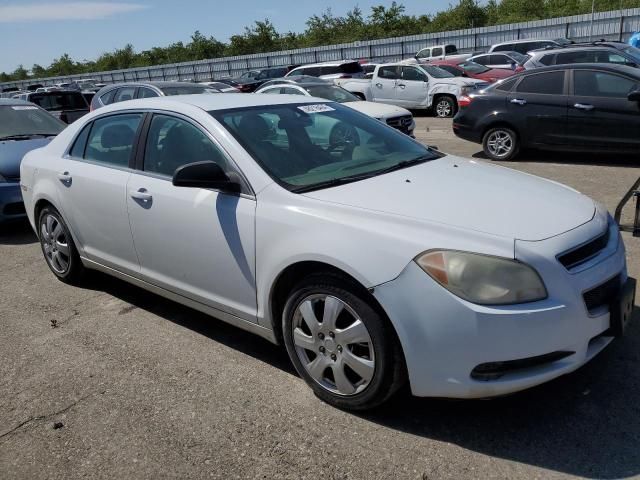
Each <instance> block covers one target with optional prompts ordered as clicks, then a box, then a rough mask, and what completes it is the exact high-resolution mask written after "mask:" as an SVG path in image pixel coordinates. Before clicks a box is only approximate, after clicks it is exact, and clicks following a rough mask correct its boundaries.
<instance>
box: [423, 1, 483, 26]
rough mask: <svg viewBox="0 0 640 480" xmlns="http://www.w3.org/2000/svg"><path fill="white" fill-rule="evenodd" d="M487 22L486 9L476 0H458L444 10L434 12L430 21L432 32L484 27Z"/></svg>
mask: <svg viewBox="0 0 640 480" xmlns="http://www.w3.org/2000/svg"><path fill="white" fill-rule="evenodd" d="M486 23H487V11H486V10H485V9H484V8H482V7H480V6H479V5H478V2H477V1H476V0H458V4H457V5H455V6H450V7H449V8H448V9H447V10H445V11H444V12H440V13H438V14H436V16H435V17H434V18H433V20H432V21H431V25H430V30H431V31H432V32H443V31H447V30H461V29H464V28H476V27H484V26H485V25H486Z"/></svg>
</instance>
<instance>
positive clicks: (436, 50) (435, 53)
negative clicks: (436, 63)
mask: <svg viewBox="0 0 640 480" xmlns="http://www.w3.org/2000/svg"><path fill="white" fill-rule="evenodd" d="M431 54H432V56H433V57H439V56H440V55H442V47H437V48H434V49H433V50H432V51H431Z"/></svg>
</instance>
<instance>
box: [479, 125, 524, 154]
mask: <svg viewBox="0 0 640 480" xmlns="http://www.w3.org/2000/svg"><path fill="white" fill-rule="evenodd" d="M482 148H483V150H484V153H485V155H486V156H487V157H489V158H490V159H491V160H502V161H507V160H511V159H513V158H514V157H515V156H516V155H517V154H518V151H519V150H520V143H519V142H518V136H517V135H516V132H514V131H513V130H511V129H510V128H507V127H495V128H490V129H489V130H487V132H486V133H485V134H484V137H483V138H482Z"/></svg>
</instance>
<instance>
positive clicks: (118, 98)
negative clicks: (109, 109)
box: [113, 87, 136, 103]
mask: <svg viewBox="0 0 640 480" xmlns="http://www.w3.org/2000/svg"><path fill="white" fill-rule="evenodd" d="M135 93H136V87H122V88H119V89H118V91H117V92H116V94H115V95H114V97H113V101H114V103H115V102H124V101H127V100H131V99H132V98H133V97H134V96H135Z"/></svg>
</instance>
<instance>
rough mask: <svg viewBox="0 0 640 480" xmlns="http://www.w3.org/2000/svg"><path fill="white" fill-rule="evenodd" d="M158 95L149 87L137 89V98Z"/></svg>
mask: <svg viewBox="0 0 640 480" xmlns="http://www.w3.org/2000/svg"><path fill="white" fill-rule="evenodd" d="M159 96H160V95H158V94H157V93H156V92H155V91H154V90H151V89H150V88H146V87H140V88H139V89H138V98H152V97H159Z"/></svg>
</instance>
